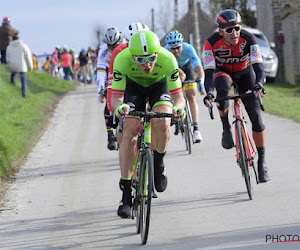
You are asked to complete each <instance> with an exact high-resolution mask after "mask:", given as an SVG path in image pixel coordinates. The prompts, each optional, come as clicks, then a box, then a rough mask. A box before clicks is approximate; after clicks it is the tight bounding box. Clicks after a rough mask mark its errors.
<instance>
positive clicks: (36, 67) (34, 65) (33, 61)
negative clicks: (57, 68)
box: [32, 53, 40, 70]
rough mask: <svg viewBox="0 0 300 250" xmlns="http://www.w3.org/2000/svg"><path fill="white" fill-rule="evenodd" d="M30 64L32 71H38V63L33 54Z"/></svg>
mask: <svg viewBox="0 0 300 250" xmlns="http://www.w3.org/2000/svg"><path fill="white" fill-rule="evenodd" d="M32 63H33V69H34V70H39V69H40V66H39V61H38V59H37V57H36V54H35V53H33V54H32Z"/></svg>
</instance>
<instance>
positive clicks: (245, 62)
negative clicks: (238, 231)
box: [203, 9, 270, 182]
mask: <svg viewBox="0 0 300 250" xmlns="http://www.w3.org/2000/svg"><path fill="white" fill-rule="evenodd" d="M216 21H217V24H218V27H219V32H216V33H214V34H213V35H212V36H210V37H209V38H208V39H207V40H206V41H205V45H204V53H203V62H204V69H205V82H204V84H205V90H206V92H207V95H206V97H205V98H204V103H205V105H206V106H212V104H213V101H214V95H213V91H214V88H216V92H217V97H223V96H227V95H228V93H229V90H230V87H231V84H232V83H233V82H236V83H237V87H238V92H239V93H245V92H246V91H247V90H254V93H255V95H256V97H258V95H261V96H262V97H263V96H264V88H263V83H264V78H265V75H264V68H263V60H262V57H261V54H260V52H259V46H258V44H257V42H256V39H255V36H254V35H253V34H251V33H249V32H247V31H245V30H243V29H242V28H241V26H240V25H241V23H242V19H241V16H240V14H239V13H238V12H237V11H235V10H232V9H226V10H223V11H221V12H220V13H219V14H218V15H217V18H216ZM256 97H255V96H253V97H248V98H245V99H243V103H244V105H245V109H246V111H247V113H248V115H249V118H250V120H251V123H252V131H253V139H254V142H255V145H256V148H257V151H258V173H259V181H260V182H267V181H268V180H270V177H269V173H268V169H267V167H266V163H265V143H266V130H265V125H264V123H263V120H262V117H261V111H260V106H259V103H258V101H257V99H256ZM228 107H229V102H228V101H224V102H220V105H219V106H218V109H219V113H220V118H221V121H222V124H223V134H222V146H223V147H224V148H225V149H230V148H232V147H233V146H234V142H233V139H232V133H231V125H230V123H229V121H228V110H229V108H228Z"/></svg>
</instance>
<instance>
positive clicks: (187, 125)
mask: <svg viewBox="0 0 300 250" xmlns="http://www.w3.org/2000/svg"><path fill="white" fill-rule="evenodd" d="M185 111H186V117H185V119H184V138H185V145H186V150H187V151H189V154H191V153H192V127H191V124H192V117H191V112H190V108H189V104H188V102H186V106H185Z"/></svg>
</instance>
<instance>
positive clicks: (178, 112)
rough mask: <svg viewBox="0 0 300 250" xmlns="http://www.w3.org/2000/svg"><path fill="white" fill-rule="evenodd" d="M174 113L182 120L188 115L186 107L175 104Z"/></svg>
mask: <svg viewBox="0 0 300 250" xmlns="http://www.w3.org/2000/svg"><path fill="white" fill-rule="evenodd" d="M173 115H174V116H175V117H179V118H180V120H182V121H183V120H184V118H185V117H186V112H185V110H184V108H180V107H178V106H174V107H173Z"/></svg>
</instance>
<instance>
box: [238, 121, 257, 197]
mask: <svg viewBox="0 0 300 250" xmlns="http://www.w3.org/2000/svg"><path fill="white" fill-rule="evenodd" d="M236 130H237V135H238V150H239V161H238V164H239V166H240V168H241V170H242V174H243V177H244V180H245V183H246V188H247V193H248V196H249V199H250V200H252V199H253V194H252V191H253V186H252V182H251V175H250V173H249V170H250V164H249V161H248V156H247V150H246V140H245V136H244V133H243V130H242V125H241V121H236Z"/></svg>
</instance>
